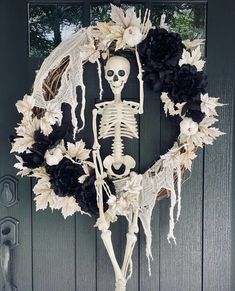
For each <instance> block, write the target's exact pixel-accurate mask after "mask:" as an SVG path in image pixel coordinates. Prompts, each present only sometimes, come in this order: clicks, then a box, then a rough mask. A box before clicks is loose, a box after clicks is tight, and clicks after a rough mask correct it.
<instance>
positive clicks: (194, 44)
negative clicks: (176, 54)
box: [183, 39, 205, 50]
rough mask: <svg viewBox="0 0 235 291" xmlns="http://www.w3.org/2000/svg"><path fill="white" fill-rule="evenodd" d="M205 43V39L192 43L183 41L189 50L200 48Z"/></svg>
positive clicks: (187, 40) (195, 40) (188, 40)
mask: <svg viewBox="0 0 235 291" xmlns="http://www.w3.org/2000/svg"><path fill="white" fill-rule="evenodd" d="M204 43H205V39H194V40H192V41H191V40H190V39H186V40H184V41H183V44H184V45H185V46H186V49H187V50H190V49H193V48H195V47H197V46H200V45H202V44H204Z"/></svg>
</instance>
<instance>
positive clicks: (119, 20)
mask: <svg viewBox="0 0 235 291" xmlns="http://www.w3.org/2000/svg"><path fill="white" fill-rule="evenodd" d="M111 9H112V10H111V19H112V21H113V22H115V23H116V24H118V25H120V26H125V15H124V12H123V10H122V9H121V8H119V7H117V6H115V5H113V4H111Z"/></svg>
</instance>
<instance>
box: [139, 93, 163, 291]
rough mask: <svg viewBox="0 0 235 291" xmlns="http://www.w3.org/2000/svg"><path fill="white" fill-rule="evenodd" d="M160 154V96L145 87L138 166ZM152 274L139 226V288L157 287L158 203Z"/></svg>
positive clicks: (153, 227)
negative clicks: (149, 269) (149, 271)
mask: <svg viewBox="0 0 235 291" xmlns="http://www.w3.org/2000/svg"><path fill="white" fill-rule="evenodd" d="M159 156H160V98H159V96H158V95H156V94H155V93H154V92H152V91H150V90H148V89H147V88H145V101H144V114H143V115H142V116H141V118H140V168H141V173H144V172H145V171H146V170H147V169H148V168H149V167H151V166H152V164H153V162H154V161H155V160H158V159H159ZM151 226H152V237H153V244H152V253H153V259H154V260H153V261H152V262H151V270H152V276H151V277H149V274H148V264H147V259H146V252H145V247H146V240H145V234H144V231H143V228H142V227H141V228H140V250H139V251H140V259H139V270H140V271H139V281H140V290H141V291H142V290H143V291H144V290H156V291H158V290H160V289H159V260H160V257H159V243H160V241H159V227H160V225H159V205H158V204H157V205H156V206H155V209H154V211H153V216H152V224H151Z"/></svg>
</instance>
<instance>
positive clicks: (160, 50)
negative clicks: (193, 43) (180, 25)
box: [138, 28, 184, 91]
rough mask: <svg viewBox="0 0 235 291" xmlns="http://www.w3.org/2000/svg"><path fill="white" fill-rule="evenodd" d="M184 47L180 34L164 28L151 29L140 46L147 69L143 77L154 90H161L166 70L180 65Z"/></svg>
mask: <svg viewBox="0 0 235 291" xmlns="http://www.w3.org/2000/svg"><path fill="white" fill-rule="evenodd" d="M183 48H184V45H183V43H182V39H181V37H180V35H179V34H177V33H173V32H168V31H166V30H165V29H163V28H156V29H151V30H150V31H149V33H148V35H147V37H146V38H145V40H144V41H143V42H142V43H141V44H140V45H139V46H138V51H139V54H140V58H141V62H142V64H143V68H144V71H145V72H144V76H143V79H144V81H145V82H146V83H148V84H149V86H150V87H151V88H152V89H153V90H154V91H161V89H162V78H163V79H164V78H165V73H166V71H167V72H168V73H169V72H172V71H174V69H175V68H176V67H177V66H178V63H179V60H180V58H181V56H182V53H183Z"/></svg>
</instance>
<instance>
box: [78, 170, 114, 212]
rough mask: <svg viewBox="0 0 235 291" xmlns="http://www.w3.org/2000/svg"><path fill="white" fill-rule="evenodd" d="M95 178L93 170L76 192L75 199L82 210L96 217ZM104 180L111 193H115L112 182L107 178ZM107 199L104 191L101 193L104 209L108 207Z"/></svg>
mask: <svg viewBox="0 0 235 291" xmlns="http://www.w3.org/2000/svg"><path fill="white" fill-rule="evenodd" d="M95 180H96V176H95V172H94V171H93V172H92V173H91V174H90V175H89V176H88V177H87V179H86V180H85V181H84V183H83V184H82V189H81V191H80V192H78V193H77V194H76V201H77V203H78V205H79V206H80V207H81V210H82V211H84V212H87V213H90V214H91V215H95V216H96V217H98V215H99V209H98V206H97V201H96V189H95ZM105 182H106V183H107V185H108V187H109V189H110V191H111V193H112V194H113V195H115V187H114V184H113V182H112V181H111V180H110V179H109V178H105ZM107 201H108V196H107V195H106V194H105V193H104V195H103V203H104V211H106V210H107V209H108V204H107Z"/></svg>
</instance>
